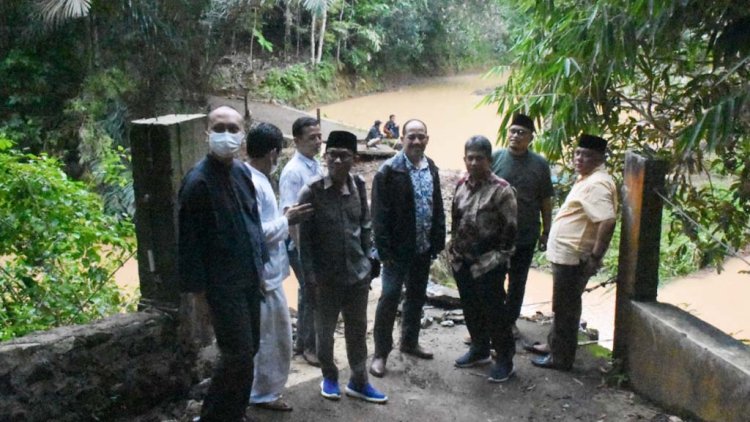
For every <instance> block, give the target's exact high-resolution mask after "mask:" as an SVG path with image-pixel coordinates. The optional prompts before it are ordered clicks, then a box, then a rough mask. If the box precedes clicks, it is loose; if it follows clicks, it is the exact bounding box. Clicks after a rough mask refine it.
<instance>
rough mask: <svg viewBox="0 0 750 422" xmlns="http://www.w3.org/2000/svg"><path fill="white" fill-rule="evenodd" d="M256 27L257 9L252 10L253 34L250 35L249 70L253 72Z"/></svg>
mask: <svg viewBox="0 0 750 422" xmlns="http://www.w3.org/2000/svg"><path fill="white" fill-rule="evenodd" d="M257 26H258V9H254V10H253V32H252V33H251V34H250V70H253V45H254V44H255V28H256V27H257ZM233 40H234V39H233Z"/></svg>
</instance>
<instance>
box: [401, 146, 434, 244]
mask: <svg viewBox="0 0 750 422" xmlns="http://www.w3.org/2000/svg"><path fill="white" fill-rule="evenodd" d="M402 154H403V153H402ZM403 159H404V161H405V162H406V168H407V169H408V171H409V177H410V178H411V186H412V188H413V189H414V217H415V221H416V223H417V227H416V228H417V253H425V252H427V251H428V250H429V249H430V229H431V228H432V174H431V173H430V167H429V165H428V163H427V159H426V158H425V157H422V161H420V162H419V166H418V167H417V166H415V165H414V163H412V162H411V160H409V159H408V158H407V157H406V155H405V154H404V157H403Z"/></svg>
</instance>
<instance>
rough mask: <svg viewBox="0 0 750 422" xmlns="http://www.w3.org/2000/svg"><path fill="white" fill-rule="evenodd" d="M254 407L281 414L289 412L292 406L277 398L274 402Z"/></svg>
mask: <svg viewBox="0 0 750 422" xmlns="http://www.w3.org/2000/svg"><path fill="white" fill-rule="evenodd" d="M254 405H255V407H259V408H261V409H266V410H277V411H281V412H291V411H292V406H291V405H290V404H289V403H287V402H285V401H284V400H283V399H282V398H280V397H279V398H278V399H276V400H274V401H269V402H266V403H254Z"/></svg>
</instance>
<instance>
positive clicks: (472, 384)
mask: <svg viewBox="0 0 750 422" xmlns="http://www.w3.org/2000/svg"><path fill="white" fill-rule="evenodd" d="M379 284H380V281H379V280H378V279H376V280H375V281H374V282H373V290H372V291H371V293H370V302H369V306H368V329H369V330H368V351H369V352H370V354H372V350H373V345H372V324H373V318H374V312H375V306H376V302H377V298H378V297H379V295H380V285H379ZM443 312H444V311H443V310H441V309H434V308H433V309H426V310H425V314H426V315H427V316H440V315H442V314H443ZM339 328H342V327H339ZM519 328H520V330H521V332H522V334H523V336H524V337H525V338H526V339H527V341H534V340H536V341H543V340H544V338H545V336H546V333H547V330H548V329H549V325H542V324H538V323H534V322H530V321H525V320H522V321H519ZM397 330H398V325H397V327H396V331H394V332H395V333H397ZM466 334H467V331H466V327H465V326H464V325H456V326H455V327H451V328H447V327H442V326H440V325H439V324H436V323H434V324H432V325H431V326H429V327H428V328H426V329H424V330H423V331H422V335H421V343H422V344H423V345H424V346H426V347H427V348H429V349H431V350H433V351H434V352H435V359H434V360H430V361H425V360H419V359H415V358H412V357H410V356H407V355H403V354H401V353H400V352H399V351H397V350H396V351H394V352H393V353H391V355H390V357H389V361H388V373H387V374H386V377H385V378H382V379H378V378H373V377H371V378H370V381H371V382H372V383H373V384H374V385H375V386H376V387H378V388H380V389H382V390H383V391H384V392H385V393H386V394H388V395H389V398H390V400H389V402H388V403H387V404H385V405H376V404H370V403H365V402H362V401H360V400H356V399H351V398H348V397H343V398H342V399H341V400H340V401H338V402H333V401H329V400H326V399H324V398H323V397H321V396H320V389H319V384H320V381H321V379H322V376H321V373H320V369H318V368H314V367H311V366H309V365H307V364H306V363H304V361H303V360H302V359H301V358H300V357H299V356H296V357H295V358H294V359H293V361H292V373H291V375H290V379H289V382H288V383H287V389H286V392H285V398H286V399H287V400H288V401H289V402H290V404H292V405H293V406H294V411H292V412H289V413H278V412H272V411H267V410H260V409H257V408H249V409H248V415H250V416H253V417H255V418H257V419H258V420H261V421H328V420H330V421H428V422H441V421H488V422H489V421H553V420H555V421H667V420H669V419H668V417H667V415H665V414H664V413H663V412H662V411H661V410H660V409H658V408H656V407H655V406H653V405H651V404H649V403H646V402H644V400H642V399H641V398H639V397H638V396H636V395H635V394H634V393H632V392H629V391H627V390H624V389H619V388H615V387H609V386H607V385H606V384H605V382H604V376H603V374H602V372H601V368H603V367H605V366H606V365H607V362H606V359H604V358H597V357H594V356H593V355H592V353H591V350H589V348H588V347H587V346H583V347H581V348H580V349H579V353H578V357H577V360H576V364H575V367H574V370H573V371H572V372H559V371H554V370H544V369H539V368H536V367H534V366H532V365H531V364H530V362H529V358H530V355H529V354H528V353H527V352H525V351H524V350H523V349H522V348H521V347H520V342H519V343H518V347H517V354H516V356H515V359H514V362H515V366H516V376H515V377H513V378H511V379H510V380H509V381H508V382H506V383H504V384H490V383H489V382H487V374H486V372H487V370H488V369H489V367H479V368H468V369H457V368H455V367H454V366H453V360H454V359H455V358H457V357H458V356H460V355H461V354H463V353H464V352H465V351H466V350H467V346H466V345H464V344H463V342H462V339H463V337H464V336H465V335H466ZM395 338H398V336H397V334H396V337H395ZM335 357H336V361H337V363H338V366H339V368H340V369H342V371H341V375H340V377H341V378H340V379H341V382H342V388H343V385H344V384H343V383H345V382H346V381H347V380H348V376H349V370H348V366H347V363H346V362H347V361H346V352H345V349H344V339H343V334H342V330H340V329H339V330H337V333H336V348H335ZM370 357H371V355H370ZM368 363H369V359H368ZM199 409H200V405H199V403H198V402H195V401H193V402H188V401H181V402H178V403H171V404H168V405H167V406H165V407H162V408H161V409H157V410H155V411H153V412H151V413H150V414H148V415H143V416H142V417H140V418H137V419H135V420H136V421H167V420H169V421H190V420H191V419H192V418H193V417H194V416H196V415H197V412H198V411H199ZM672 420H676V421H679V419H672Z"/></svg>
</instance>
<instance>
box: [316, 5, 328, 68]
mask: <svg viewBox="0 0 750 422" xmlns="http://www.w3.org/2000/svg"><path fill="white" fill-rule="evenodd" d="M327 21H328V8H327V7H326V8H324V9H323V18H322V20H321V21H320V33H319V34H318V58H317V60H316V61H315V63H320V60H321V59H322V58H323V40H324V39H325V36H326V22H327Z"/></svg>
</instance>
